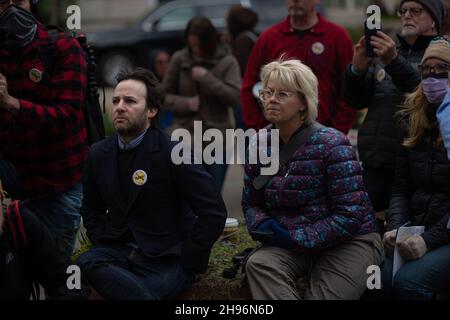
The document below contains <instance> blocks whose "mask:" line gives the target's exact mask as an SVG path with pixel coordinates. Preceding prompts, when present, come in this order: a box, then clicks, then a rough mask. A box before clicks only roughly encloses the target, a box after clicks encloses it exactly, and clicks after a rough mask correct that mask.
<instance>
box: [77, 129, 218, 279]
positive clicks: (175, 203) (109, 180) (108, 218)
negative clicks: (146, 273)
mask: <svg viewBox="0 0 450 320" xmlns="http://www.w3.org/2000/svg"><path fill="white" fill-rule="evenodd" d="M174 145H175V143H173V142H171V141H170V138H169V136H168V135H167V134H165V133H163V132H162V131H161V130H159V129H156V128H153V127H151V128H149V129H148V131H147V133H146V134H145V136H144V138H143V140H142V142H141V144H140V145H139V146H138V147H137V148H139V149H138V150H137V154H136V158H135V159H136V161H135V163H134V165H133V168H132V170H131V171H132V172H135V171H136V170H143V171H144V172H145V173H146V174H147V182H146V183H145V184H144V185H142V186H138V185H136V184H134V183H133V184H132V185H131V187H130V191H129V199H128V201H126V200H124V199H122V193H121V190H120V185H119V178H118V168H117V157H118V143H117V135H113V136H111V137H109V138H107V139H105V140H103V141H100V142H98V143H96V144H94V145H93V146H92V147H91V150H90V153H89V156H88V160H87V164H86V172H85V174H84V182H83V188H84V197H83V206H82V209H81V214H82V216H83V221H84V224H85V226H86V229H87V235H88V237H89V239H90V240H91V241H92V242H93V244H94V245H98V244H110V243H114V244H124V243H127V242H128V241H130V238H132V240H133V241H135V242H136V243H137V245H138V246H139V248H140V249H141V250H142V251H143V252H144V254H146V255H147V256H150V257H156V256H162V255H169V254H175V255H179V256H181V262H182V264H183V266H184V267H185V268H186V269H188V270H192V271H196V272H204V271H205V270H206V267H207V265H208V259H209V255H210V250H211V247H212V245H213V244H214V242H215V241H216V240H217V238H218V237H219V236H220V234H221V232H222V230H223V227H224V224H225V219H226V216H227V211H226V208H225V204H224V203H223V200H222V197H221V195H220V193H219V191H218V190H216V188H215V187H214V182H213V180H212V177H211V176H210V175H209V174H208V173H207V172H206V171H205V169H204V168H203V166H201V165H194V164H192V165H188V164H180V165H175V164H173V162H172V160H171V151H172V148H173V147H174ZM130 179H131V177H130Z"/></svg>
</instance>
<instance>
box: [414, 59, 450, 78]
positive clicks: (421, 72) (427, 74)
mask: <svg viewBox="0 0 450 320" xmlns="http://www.w3.org/2000/svg"><path fill="white" fill-rule="evenodd" d="M443 65H444V66H446V67H447V71H443V72H439V73H436V72H435V71H436V69H435V68H436V67H437V66H443ZM418 67H419V72H420V75H421V76H422V78H423V79H425V78H428V77H429V76H430V74H434V75H440V74H442V75H443V74H447V75H448V74H449V69H450V63H445V62H443V63H439V64H437V65H434V66H431V67H430V71H429V72H427V73H424V72H423V65H422V64H419V66H418Z"/></svg>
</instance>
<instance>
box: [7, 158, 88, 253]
mask: <svg viewBox="0 0 450 320" xmlns="http://www.w3.org/2000/svg"><path fill="white" fill-rule="evenodd" d="M0 179H1V180H2V182H3V187H4V188H5V190H6V191H7V192H8V193H9V194H10V195H11V197H12V198H13V199H17V200H21V201H20V204H21V206H22V207H24V208H26V209H28V210H29V211H31V212H33V213H34V214H35V215H36V216H37V217H38V218H39V219H40V220H41V221H42V223H43V224H44V225H45V226H47V227H48V228H49V229H50V230H52V231H53V232H54V233H55V235H57V236H59V238H60V239H61V245H62V246H63V247H64V251H65V252H66V253H67V255H68V256H70V255H72V252H73V248H74V246H75V240H76V236H77V232H78V229H79V227H80V220H81V216H80V208H81V201H82V198H83V187H82V185H81V183H78V184H76V185H74V186H72V187H70V188H68V189H67V190H66V191H64V192H60V193H54V194H51V195H47V196H44V197H38V198H33V199H27V198H25V196H24V193H23V191H22V188H21V183H20V178H19V175H18V174H17V171H16V169H15V167H14V166H13V165H12V164H10V163H8V162H5V161H1V160H0Z"/></svg>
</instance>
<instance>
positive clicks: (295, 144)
mask: <svg viewBox="0 0 450 320" xmlns="http://www.w3.org/2000/svg"><path fill="white" fill-rule="evenodd" d="M322 128H325V127H324V126H323V125H321V124H320V123H318V122H315V121H314V122H313V123H312V124H311V125H309V126H305V127H304V128H303V129H302V130H300V131H298V132H297V133H296V134H295V135H294V136H293V137H292V138H291V140H289V142H288V143H287V144H286V145H285V146H284V148H283V150H281V152H280V162H279V168H281V167H283V166H284V165H285V164H286V163H287V162H288V161H289V159H290V158H291V157H292V155H293V154H294V152H295V151H297V149H298V148H299V147H300V146H301V145H303V144H304V143H305V142H306V141H308V139H309V138H310V137H311V136H312V135H313V134H314V133H315V132H317V131H319V130H320V129H322ZM278 171H279V169H278V170H277V172H276V173H274V174H272V175H270V174H268V175H259V176H257V177H256V178H255V179H254V180H253V188H255V190H262V189H263V188H265V186H266V184H267V183H268V182H269V180H270V179H272V177H273V176H274V175H276V174H277V173H278Z"/></svg>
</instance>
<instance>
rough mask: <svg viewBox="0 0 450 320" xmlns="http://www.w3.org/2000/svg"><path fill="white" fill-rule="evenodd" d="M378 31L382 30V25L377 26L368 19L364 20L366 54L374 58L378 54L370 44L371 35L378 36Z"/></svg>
mask: <svg viewBox="0 0 450 320" xmlns="http://www.w3.org/2000/svg"><path fill="white" fill-rule="evenodd" d="M377 31H381V27H380V28H377V27H376V26H374V25H368V23H367V20H366V21H364V37H365V40H366V56H368V57H371V58H374V57H376V56H377V55H376V54H375V52H373V46H372V45H371V44H370V37H371V36H376V34H377Z"/></svg>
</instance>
